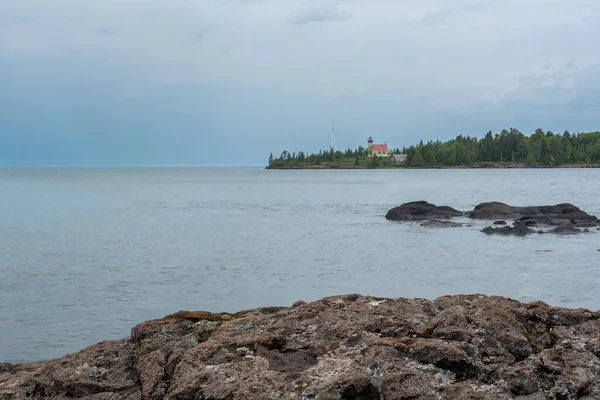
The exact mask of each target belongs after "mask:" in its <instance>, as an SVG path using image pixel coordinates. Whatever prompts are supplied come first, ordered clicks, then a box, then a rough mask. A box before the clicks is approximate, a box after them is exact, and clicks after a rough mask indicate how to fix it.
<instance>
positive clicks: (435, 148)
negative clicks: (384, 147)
mask: <svg viewBox="0 0 600 400" xmlns="http://www.w3.org/2000/svg"><path fill="white" fill-rule="evenodd" d="M405 153H406V154H407V163H408V164H409V165H413V166H427V165H430V166H435V165H445V166H453V165H457V166H458V165H460V166H470V165H474V164H477V163H486V162H489V163H506V162H512V163H520V164H528V165H560V164H588V163H600V132H589V133H576V134H571V133H569V132H568V131H565V132H564V133H563V134H562V135H561V134H555V133H553V132H552V131H546V132H544V131H543V130H542V129H536V130H535V132H534V133H533V134H531V136H526V135H524V134H523V133H521V132H520V131H519V130H517V129H514V128H511V129H503V130H502V131H501V132H500V133H497V134H495V135H494V134H493V133H492V132H491V131H489V132H487V133H486V134H485V136H484V137H483V138H482V139H477V138H475V137H470V136H462V135H459V136H457V137H456V138H454V139H451V140H448V141H446V142H441V141H435V142H434V141H429V142H427V143H425V144H424V143H423V142H420V143H419V144H418V145H416V146H410V147H409V148H407V149H405Z"/></svg>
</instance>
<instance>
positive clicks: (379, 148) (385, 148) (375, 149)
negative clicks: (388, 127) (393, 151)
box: [371, 143, 388, 151]
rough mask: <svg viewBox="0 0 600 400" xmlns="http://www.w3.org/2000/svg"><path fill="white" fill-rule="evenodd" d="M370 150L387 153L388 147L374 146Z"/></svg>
mask: <svg viewBox="0 0 600 400" xmlns="http://www.w3.org/2000/svg"><path fill="white" fill-rule="evenodd" d="M371 149H373V151H387V149H388V147H387V143H386V144H374V145H373V146H371Z"/></svg>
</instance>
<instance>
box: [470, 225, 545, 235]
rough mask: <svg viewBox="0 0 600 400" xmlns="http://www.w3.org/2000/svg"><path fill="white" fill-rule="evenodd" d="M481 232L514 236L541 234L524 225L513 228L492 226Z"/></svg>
mask: <svg viewBox="0 0 600 400" xmlns="http://www.w3.org/2000/svg"><path fill="white" fill-rule="evenodd" d="M481 232H483V233H486V234H488V235H504V236H509V235H514V236H525V235H529V234H530V233H539V231H535V230H533V229H531V228H530V227H528V226H527V225H526V224H523V223H514V224H513V226H508V225H507V226H503V227H501V228H493V227H491V226H488V227H485V228H483V229H482V230H481Z"/></svg>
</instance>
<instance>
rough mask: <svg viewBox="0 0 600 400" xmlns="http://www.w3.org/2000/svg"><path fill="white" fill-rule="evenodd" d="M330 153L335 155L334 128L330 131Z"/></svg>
mask: <svg viewBox="0 0 600 400" xmlns="http://www.w3.org/2000/svg"><path fill="white" fill-rule="evenodd" d="M330 149H331V152H332V153H335V128H332V129H331V146H330Z"/></svg>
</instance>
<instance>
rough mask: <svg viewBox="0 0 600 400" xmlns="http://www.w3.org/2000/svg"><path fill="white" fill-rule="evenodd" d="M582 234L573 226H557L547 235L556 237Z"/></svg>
mask: <svg viewBox="0 0 600 400" xmlns="http://www.w3.org/2000/svg"><path fill="white" fill-rule="evenodd" d="M582 232H584V231H582V230H581V229H579V228H575V227H574V226H559V227H556V228H554V229H552V230H551V231H549V233H556V234H557V235H577V234H578V233H582ZM588 232H589V230H588Z"/></svg>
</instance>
